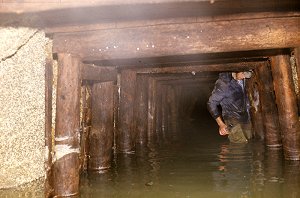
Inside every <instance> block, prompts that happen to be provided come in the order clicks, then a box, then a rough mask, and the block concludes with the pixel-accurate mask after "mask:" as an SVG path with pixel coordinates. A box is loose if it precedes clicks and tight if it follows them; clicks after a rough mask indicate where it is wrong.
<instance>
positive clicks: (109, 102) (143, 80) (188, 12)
mask: <svg viewBox="0 0 300 198" xmlns="http://www.w3.org/2000/svg"><path fill="white" fill-rule="evenodd" d="M0 26H3V27H10V26H13V27H20V26H22V27H23V26H25V27H31V28H37V29H40V30H42V31H45V33H46V35H47V37H49V38H51V39H52V40H53V49H52V51H53V54H54V57H56V59H57V60H58V64H59V70H58V87H57V101H56V103H57V109H56V123H55V124H56V131H55V141H54V142H55V143H54V145H52V142H53V140H52V136H51V131H52V128H51V126H52V123H51V120H52V118H51V115H52V106H51V104H52V95H51V94H52V81H53V68H52V62H53V60H52V59H49V58H48V59H47V61H46V62H47V64H46V73H45V79H46V91H45V94H46V103H45V104H46V111H45V112H46V119H45V120H46V127H45V128H46V129H45V145H46V146H47V148H48V149H49V153H48V159H46V164H47V166H46V171H47V180H46V190H45V191H46V192H45V196H46V197H53V196H71V195H72V196H73V195H75V196H76V195H78V193H79V174H80V170H89V171H92V170H101V169H104V168H109V167H110V160H111V158H112V148H114V151H115V152H121V153H134V152H135V150H136V146H140V145H144V144H146V143H147V142H155V141H156V139H158V138H159V137H160V136H163V137H164V138H166V137H169V136H168V134H167V132H166V130H167V129H168V128H171V129H172V130H176V126H173V125H171V124H170V122H169V121H168V119H176V118H178V116H179V115H181V114H182V115H186V114H187V113H188V112H187V111H185V110H184V109H182V108H178V106H180V105H182V104H186V103H185V102H186V99H185V98H180V95H181V94H182V93H183V92H184V89H183V87H185V86H187V87H193V86H194V87H196V88H197V89H201V90H202V88H203V86H199V84H200V85H201V84H205V83H207V84H208V85H209V86H211V85H213V82H214V81H215V80H216V77H217V73H218V72H222V71H228V72H230V71H241V70H249V69H251V70H253V71H254V74H255V78H253V80H252V84H251V86H250V87H252V88H251V90H250V91H249V94H250V95H251V94H252V95H251V96H253V97H254V93H255V92H258V93H259V95H260V101H259V106H258V107H256V108H255V111H252V116H253V120H252V122H255V123H256V124H257V126H256V130H263V132H262V131H256V132H255V134H257V137H258V138H259V139H261V140H264V141H265V143H266V145H267V146H268V147H269V148H274V147H275V148H281V147H283V149H284V156H285V159H286V160H300V134H299V133H300V123H299V122H300V121H299V112H300V90H299V86H300V1H298V0H286V1H273V0H264V1H261V0H253V1H243V0H237V1H236V0H155V1H153V0H144V1H143V2H141V1H139V0H123V1H120V0H93V1H92V0H87V1H79V0H75V1H70V0H51V1H49V2H48V1H47V2H43V1H41V0H24V1H21V2H20V1H14V0H2V1H0ZM291 56H293V57H294V58H295V62H296V76H297V79H298V82H293V79H292V71H291V66H290V61H289V58H290V57H291ZM295 83H298V91H296V88H295V86H294V84H295ZM254 85H255V86H254ZM201 87H202V88H201ZM254 89H255V90H254ZM202 91H203V92H205V89H203V90H202ZM80 98H82V103H83V104H82V106H83V115H84V116H83V117H82V118H81V120H80V116H79V114H80ZM99 98H100V99H101V101H100V102H97V99H99ZM162 107H164V108H162ZM188 108H192V105H191V106H188ZM99 114H101V115H103V116H104V117H101V118H97V117H96V116H95V115H99ZM79 134H80V135H81V139H79V138H78V137H79V136H80V135H79ZM100 150H101V151H102V152H100ZM54 152H55V154H54V155H53V153H54ZM88 156H90V157H88Z"/></svg>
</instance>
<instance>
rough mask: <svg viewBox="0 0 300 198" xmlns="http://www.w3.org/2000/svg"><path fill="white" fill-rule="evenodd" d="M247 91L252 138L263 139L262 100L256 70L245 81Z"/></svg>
mask: <svg viewBox="0 0 300 198" xmlns="http://www.w3.org/2000/svg"><path fill="white" fill-rule="evenodd" d="M247 92H248V95H249V100H250V105H251V108H250V115H251V122H252V128H253V135H254V138H255V139H257V140H264V139H265V129H264V121H263V116H262V102H261V96H260V93H259V79H258V75H257V70H255V71H254V72H253V75H252V77H251V78H250V79H249V80H248V83H247Z"/></svg>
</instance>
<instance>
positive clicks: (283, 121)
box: [271, 55, 300, 160]
mask: <svg viewBox="0 0 300 198" xmlns="http://www.w3.org/2000/svg"><path fill="white" fill-rule="evenodd" d="M271 67H272V74H273V79H274V82H273V83H274V90H275V96H276V104H277V108H278V114H279V123H280V128H281V131H282V135H283V151H284V158H285V159H286V160H300V121H299V116H298V109H297V100H296V94H295V89H294V85H293V79H292V68H291V66H290V60H289V56H287V55H278V56H274V57H271Z"/></svg>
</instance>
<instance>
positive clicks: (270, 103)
mask: <svg viewBox="0 0 300 198" xmlns="http://www.w3.org/2000/svg"><path fill="white" fill-rule="evenodd" d="M257 74H258V82H259V83H258V89H259V96H260V102H261V108H262V118H263V122H264V127H265V143H266V145H267V146H268V147H270V148H276V147H277V148H280V147H281V146H282V142H281V134H280V125H279V120H278V119H279V117H278V110H277V107H276V103H275V95H274V86H273V78H272V73H271V69H270V67H269V65H268V64H262V65H261V66H260V67H258V68H257Z"/></svg>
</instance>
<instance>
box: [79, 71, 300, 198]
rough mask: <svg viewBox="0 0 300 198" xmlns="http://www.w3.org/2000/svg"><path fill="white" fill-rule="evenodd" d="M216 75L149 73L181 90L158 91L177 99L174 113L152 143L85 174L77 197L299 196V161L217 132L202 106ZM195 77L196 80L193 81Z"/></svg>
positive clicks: (121, 155) (118, 156)
mask: <svg viewBox="0 0 300 198" xmlns="http://www.w3.org/2000/svg"><path fill="white" fill-rule="evenodd" d="M218 73H219V72H212V73H203V74H197V73H196V75H194V74H188V75H179V76H180V77H178V78H179V79H180V80H179V81H178V79H176V77H175V76H176V75H172V77H171V79H173V80H170V79H169V78H170V76H169V77H162V75H152V77H155V78H156V79H159V80H158V81H160V83H161V86H168V90H172V88H173V89H174V90H176V89H178V90H180V91H174V92H171V93H168V91H166V90H163V92H162V93H165V94H163V95H166V96H168V94H170V95H171V96H173V97H174V98H177V99H178V103H177V105H176V108H177V110H176V111H177V114H176V117H175V118H174V117H172V115H170V116H169V117H168V121H167V122H166V124H163V122H162V127H163V128H162V129H160V130H159V129H157V130H154V132H153V133H154V134H152V135H153V139H151V140H152V141H147V142H146V143H145V144H137V145H136V150H135V153H127V154H124V153H114V157H113V162H112V166H111V168H110V169H107V170H101V171H98V172H88V173H85V174H83V175H82V178H81V179H82V184H81V188H80V192H81V196H82V197H99V198H101V197H130V198H131V197H133V198H135V197H136V198H137V197H146V198H150V197H151V198H152V197H157V198H168V197H170V198H171V197H197V198H207V197H210V198H220V197H222V198H223V197H225V198H232V197H260V196H261V195H262V194H263V195H264V197H274V198H280V197H285V196H284V194H285V195H286V194H288V193H287V192H288V191H293V192H294V193H295V194H299V193H300V191H299V180H300V174H299V172H298V171H296V172H293V170H296V169H298V168H299V163H287V162H286V161H284V160H283V155H282V150H280V149H279V150H278V149H277V150H268V149H266V148H265V146H264V144H263V142H259V141H258V142H256V141H253V142H250V143H248V144H246V145H245V144H243V145H239V144H231V143H229V141H228V139H227V137H222V136H220V135H219V134H218V127H217V124H216V122H215V120H214V119H213V118H212V117H211V115H210V114H209V112H208V111H207V106H206V103H207V100H208V97H209V96H210V93H211V91H212V89H213V86H214V82H215V80H216V79H217V78H218ZM191 75H192V80H191V79H190V76H191ZM197 75H198V76H200V77H199V78H200V79H201V80H200V83H199V81H198V83H195V81H194V78H195V76H197ZM202 75H203V76H202ZM209 75H211V78H209V80H208V79H207V76H209ZM177 76H178V75H177ZM204 76H206V78H204ZM174 78H175V80H174ZM187 79H188V80H187ZM203 79H205V80H204V82H203ZM158 87H160V86H158ZM158 92H159V91H158ZM175 93H180V94H175ZM158 95H159V94H158ZM174 98H173V99H174ZM156 105H157V104H156ZM168 105H170V104H166V105H162V108H169V107H167V106H168ZM169 110H170V111H169V113H170V114H172V112H173V111H172V110H171V109H169ZM173 113H174V112H173ZM157 122H158V123H161V122H160V121H158V120H157ZM150 135H151V134H150ZM288 197H292V196H288Z"/></svg>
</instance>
